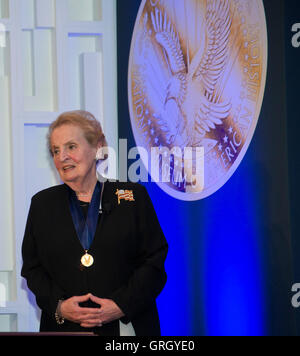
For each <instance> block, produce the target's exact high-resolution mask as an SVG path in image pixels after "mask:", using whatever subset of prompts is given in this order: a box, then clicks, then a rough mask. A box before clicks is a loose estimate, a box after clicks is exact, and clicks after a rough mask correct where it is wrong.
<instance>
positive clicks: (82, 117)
mask: <svg viewBox="0 0 300 356" xmlns="http://www.w3.org/2000/svg"><path fill="white" fill-rule="evenodd" d="M63 125H74V126H78V127H80V128H81V129H82V131H83V132H84V136H85V139H86V140H87V142H88V143H89V144H90V145H91V146H92V147H97V145H98V144H99V143H100V144H101V146H102V147H107V142H106V138H105V135H104V133H103V131H102V127H101V124H100V122H99V121H98V120H97V119H96V118H95V116H94V115H93V114H91V113H90V112H88V111H84V110H75V111H67V112H64V113H62V114H61V115H59V117H58V118H57V119H56V120H55V121H54V122H52V124H51V125H50V127H49V131H48V137H47V140H48V149H49V151H50V154H51V155H52V156H53V152H52V149H51V136H52V133H53V131H54V130H55V129H57V128H58V127H60V126H63Z"/></svg>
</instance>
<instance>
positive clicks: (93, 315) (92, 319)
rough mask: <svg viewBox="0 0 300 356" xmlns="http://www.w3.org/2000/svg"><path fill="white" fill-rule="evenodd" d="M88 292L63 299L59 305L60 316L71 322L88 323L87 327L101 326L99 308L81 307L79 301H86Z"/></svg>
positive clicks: (88, 297) (88, 296)
mask: <svg viewBox="0 0 300 356" xmlns="http://www.w3.org/2000/svg"><path fill="white" fill-rule="evenodd" d="M90 296H91V295H90V294H87V295H83V296H79V297H72V298H69V299H66V300H64V301H63V302H62V303H61V306H60V313H61V316H62V317H63V318H65V319H67V320H69V321H72V322H73V323H77V324H80V325H81V324H83V325H86V327H87V325H88V327H89V328H93V327H96V326H102V323H101V318H100V316H101V313H100V309H99V308H82V307H80V306H79V303H83V302H87V301H88V300H89V299H90Z"/></svg>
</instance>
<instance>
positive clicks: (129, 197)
mask: <svg viewBox="0 0 300 356" xmlns="http://www.w3.org/2000/svg"><path fill="white" fill-rule="evenodd" d="M116 195H117V196H118V204H119V205H120V203H121V200H122V199H123V200H126V201H135V200H134V196H133V191H132V190H123V189H120V190H119V189H117V191H116Z"/></svg>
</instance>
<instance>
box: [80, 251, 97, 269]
mask: <svg viewBox="0 0 300 356" xmlns="http://www.w3.org/2000/svg"><path fill="white" fill-rule="evenodd" d="M81 264H82V265H83V266H84V267H91V266H92V265H93V264H94V258H93V256H91V255H89V254H88V253H87V251H85V255H83V256H82V257H81Z"/></svg>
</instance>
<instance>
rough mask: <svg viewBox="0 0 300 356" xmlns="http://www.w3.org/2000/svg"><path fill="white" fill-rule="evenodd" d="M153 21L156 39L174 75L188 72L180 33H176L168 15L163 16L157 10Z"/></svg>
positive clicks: (152, 17)
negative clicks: (164, 52) (165, 54)
mask: <svg viewBox="0 0 300 356" xmlns="http://www.w3.org/2000/svg"><path fill="white" fill-rule="evenodd" d="M151 19H152V24H153V28H154V31H155V33H156V35H155V39H156V41H157V42H158V43H159V44H160V45H161V46H162V47H163V49H164V50H165V51H166V53H167V56H168V58H167V60H168V62H169V66H170V69H171V71H172V74H175V73H179V72H182V71H186V65H185V62H184V59H183V53H182V49H181V45H180V41H179V36H178V33H176V32H175V30H174V27H173V26H172V24H171V21H170V20H168V18H167V15H166V14H165V15H163V14H162V12H161V11H160V10H158V9H155V14H154V13H153V12H152V13H151Z"/></svg>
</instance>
